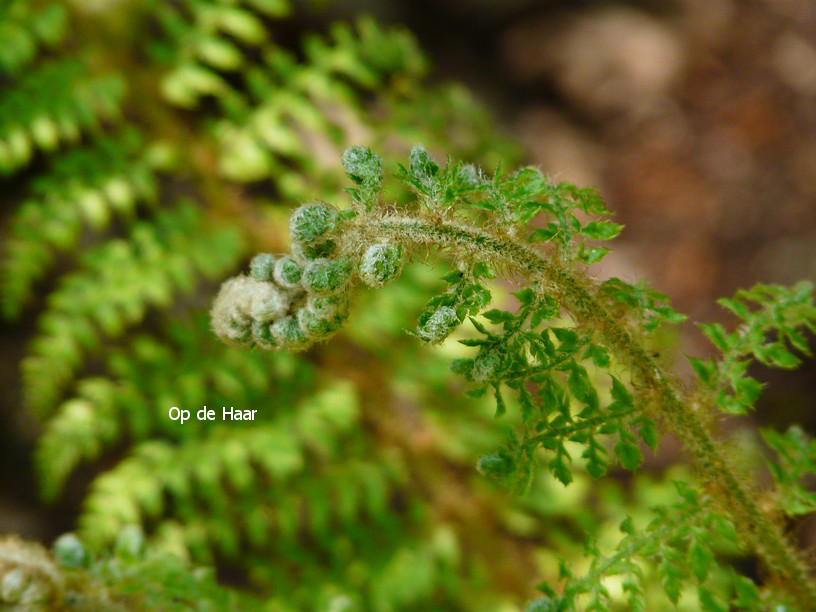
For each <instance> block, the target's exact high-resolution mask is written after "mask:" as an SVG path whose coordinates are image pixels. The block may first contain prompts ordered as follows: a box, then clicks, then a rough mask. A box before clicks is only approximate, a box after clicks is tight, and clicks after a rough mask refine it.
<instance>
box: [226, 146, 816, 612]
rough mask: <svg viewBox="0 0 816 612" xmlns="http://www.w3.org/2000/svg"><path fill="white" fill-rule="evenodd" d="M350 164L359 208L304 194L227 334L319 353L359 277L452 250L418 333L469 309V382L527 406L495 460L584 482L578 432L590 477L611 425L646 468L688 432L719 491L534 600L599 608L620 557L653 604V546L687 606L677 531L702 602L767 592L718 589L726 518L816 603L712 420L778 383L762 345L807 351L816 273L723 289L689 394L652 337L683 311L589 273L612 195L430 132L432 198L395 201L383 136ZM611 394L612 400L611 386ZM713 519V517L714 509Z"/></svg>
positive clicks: (504, 469)
mask: <svg viewBox="0 0 816 612" xmlns="http://www.w3.org/2000/svg"><path fill="white" fill-rule="evenodd" d="M343 164H344V167H345V169H346V172H347V174H348V176H349V178H350V179H351V180H352V182H353V187H351V188H349V189H347V191H348V193H349V195H350V197H351V205H350V206H349V207H347V208H343V209H338V208H336V207H334V206H332V205H330V204H326V203H323V202H314V203H308V204H304V205H303V206H301V207H300V208H298V209H297V210H296V211H295V212H294V213H293V215H292V217H291V220H290V235H291V239H292V253H291V254H288V255H275V254H271V253H262V254H259V255H257V256H256V257H255V258H254V259H253V260H252V263H251V266H250V274H249V275H248V276H240V277H236V278H234V279H231V280H229V281H228V282H227V283H225V284H224V285H223V287H222V289H221V292H220V293H219V295H218V297H217V298H216V301H215V304H214V306H213V308H212V315H211V316H212V327H213V329H214V330H215V332H216V333H217V334H218V335H219V336H220V337H221V338H222V339H223V340H225V341H226V342H228V343H230V344H233V345H238V346H246V347H258V348H261V349H273V350H303V349H305V348H307V347H309V346H310V345H311V344H313V343H314V342H318V341H322V340H325V339H327V338H329V337H330V336H331V335H333V334H334V333H336V332H337V331H338V330H339V329H340V328H341V327H342V326H343V324H344V323H345V321H346V320H347V319H348V317H349V316H350V315H349V313H350V311H351V306H350V304H351V302H352V300H353V298H354V296H355V294H356V293H357V287H358V286H359V285H361V284H362V285H367V286H370V287H382V286H383V285H385V284H386V283H389V282H391V281H393V280H395V279H397V278H398V277H399V276H400V273H401V271H402V269H403V266H404V265H405V263H406V262H407V261H409V260H411V259H412V258H417V257H419V256H420V255H422V254H424V253H431V252H432V253H433V254H434V255H436V256H438V257H441V258H445V259H448V260H449V261H451V262H452V263H454V268H453V271H452V272H450V273H449V274H447V275H446V277H445V280H446V282H447V283H448V284H449V288H448V290H447V291H445V292H444V293H443V294H441V295H438V296H436V297H434V298H433V299H431V300H430V301H429V302H428V304H427V306H426V308H425V310H424V311H423V312H422V313H421V315H420V317H419V321H418V325H417V328H416V331H415V332H413V333H414V334H415V335H416V336H418V338H419V339H420V340H421V341H423V342H426V343H430V344H438V343H441V342H442V341H444V340H445V339H446V338H448V336H450V335H451V334H452V333H453V332H454V331H455V330H457V328H459V327H460V325H462V324H463V323H465V322H466V321H469V322H470V323H471V324H472V326H473V328H474V331H475V332H476V334H475V336H472V337H468V338H465V339H462V340H460V342H462V343H463V344H465V345H467V346H470V347H473V348H475V349H477V352H476V354H475V356H474V357H472V358H466V359H460V360H457V361H456V362H454V364H453V369H454V371H455V372H458V373H460V374H461V375H463V376H464V377H465V379H466V380H467V381H468V382H469V383H470V385H471V389H470V391H469V393H471V394H473V395H477V396H478V395H482V394H485V393H488V392H490V393H493V394H494V396H495V399H496V406H497V410H496V414H497V416H500V415H502V414H503V413H504V412H505V411H506V410H507V406H508V404H509V403H511V402H514V403H516V404H517V405H518V407H519V409H520V410H521V411H522V429H521V431H520V432H518V434H517V435H516V436H515V437H514V438H513V439H512V440H511V441H510V442H509V443H508V444H507V445H506V446H505V447H502V448H501V449H499V450H498V452H496V453H494V454H492V455H487V456H485V457H482V459H481V460H480V462H479V468H480V470H481V471H482V472H484V473H486V474H489V475H492V476H495V477H497V478H499V479H501V480H503V481H505V482H508V483H510V484H512V485H514V486H517V487H520V488H521V489H524V488H525V487H526V485H527V483H529V481H530V478H531V474H532V470H533V467H534V464H535V463H537V462H538V457H540V455H541V453H539V451H540V450H542V449H543V450H545V451H547V452H548V453H549V455H548V459H547V466H548V468H549V469H550V470H551V471H552V473H553V475H554V476H555V477H556V478H557V479H558V480H560V481H561V482H562V483H564V484H568V483H569V482H570V481H571V479H572V476H571V469H570V463H571V456H570V451H569V449H568V447H567V444H566V443H567V442H573V443H578V444H580V445H581V447H582V448H583V450H582V454H581V457H582V458H583V459H585V461H586V467H587V470H588V471H589V473H590V474H591V475H593V476H595V477H599V476H601V475H603V474H604V473H605V472H606V470H607V463H608V461H607V454H608V450H607V447H606V445H604V443H603V440H604V438H606V437H608V436H611V437H612V439H614V440H615V442H614V446H613V449H614V453H615V454H616V456H617V459H618V461H619V462H620V464H621V465H622V466H623V467H624V468H626V469H629V470H633V471H634V470H636V469H637V468H638V467H639V465H640V463H641V462H642V459H643V457H642V453H641V450H640V448H639V445H638V438H641V439H642V440H643V441H644V442H645V443H646V444H647V445H648V446H650V447H651V448H652V449H653V450H654V449H655V448H656V445H657V442H658V434H657V428H659V429H660V430H662V431H664V432H671V433H673V434H675V435H676V436H677V437H678V438H680V439H681V440H682V441H683V443H684V444H685V446H686V448H687V450H688V452H689V454H690V455H691V457H692V459H693V463H694V465H695V467H696V469H697V472H698V475H699V478H700V480H701V483H702V484H703V491H704V494H703V495H700V494H699V493H697V492H696V491H693V490H691V489H689V488H687V487H681V488H680V490H679V492H680V496H681V498H682V501H681V503H680V505H678V508H682V509H683V511H682V512H679V511H678V512H679V515H678V516H676V517H674V518H673V519H672V520H674V521H677V522H676V523H675V524H672V523H671V521H669V520H666V521H665V522H664V523H663V524H659V522H658V523H657V524H655V526H652V528H651V532H650V534H648V535H639V534H636V533H635V530H634V527H633V526H632V525H631V523H626V522H625V524H624V525H622V530H623V531H624V533H626V534H627V536H626V538H625V539H624V541H623V542H622V543H621V547H620V548H619V552H618V554H617V555H613V557H611V558H609V559H607V560H605V561H604V560H600V559H599V560H598V561H597V563H595V562H593V572H592V573H591V575H590V576H587V577H584V578H575V577H573V576H572V575H571V573H570V572H569V570H566V569H565V570H563V571H562V573H563V576H564V577H565V578H566V584H565V586H564V588H563V590H562V594H561V595H556V592H555V591H554V590H552V589H551V588H549V587H546V588H545V593H546V594H547V595H546V596H545V597H543V598H542V599H540V600H538V601H537V602H535V603H534V604H532V607H534V608H535V609H542V610H544V609H547V610H549V609H569V608H574V607H576V606H577V605H578V603H577V602H578V601H579V599H578V598H579V597H581V596H585V595H589V596H591V597H592V598H593V602H594V603H596V604H600V602H601V601H602V600H603V599H604V598H605V597H608V593H604V587H603V585H602V583H601V578H602V577H603V576H604V575H606V574H610V573H611V574H621V575H625V576H627V578H626V580H627V582H626V583H625V586H624V589H625V590H628V591H629V593H630V595H631V603H632V605H634V606H636V607H640V606H642V601H641V600H640V599H639V598H638V590H639V586H638V576H639V575H640V573H641V570H640V569H639V568H640V566H639V565H637V564H636V563H635V562H634V561H633V560H632V559H633V557H634V556H636V555H637V554H644V555H645V556H646V558H652V559H657V560H658V561H659V563H660V568H659V570H658V571H659V572H661V580H662V582H663V585H664V588H665V590H666V593H667V595H668V596H669V597H670V598H671V599H673V600H674V601H675V602H676V601H677V597H678V593H679V589H678V586H677V582H678V580H679V578H678V576H679V575H682V573H683V571H682V570H681V569H679V568H680V566H681V565H682V564H681V563H679V562H678V560H677V558H676V557H677V555H679V554H680V553H678V552H677V550H675V549H671V547H668V551H667V550H660V551H658V552H655V551H656V550H658V549H656V548H655V547H656V546H657V547H658V548H659V547H660V546H661V545H665V542H667V541H670V538H669V534H673V535H672V537H673V538H677V537H680V538H681V539H686V540H687V544H686V547H685V548H683V549H682V554H683V555H684V556H687V557H688V561H689V563H690V565H691V567H692V570H693V571H692V572H691V573H692V574H693V576H692V578H693V579H696V581H697V582H698V583H699V596H700V603H701V605H703V606H704V607H706V608H708V606H709V605H713V606H715V607H716V606H717V605H720V606H725V607H727V606H728V605H729V603H731V604H735V603H739V604H741V605H743V606H747V607H752V606H759V605H760V604H759V601H760V599H759V598H760V595H759V594H758V593H757V592H756V591H755V587H754V585H753V583H751V582H750V581H746V580H745V579H744V578H740V577H738V576H736V575H734V583H733V599H732V600H731V601H730V602H726V601H724V600H722V598H721V597H720V596H718V595H715V594H714V593H712V592H711V591H710V590H709V589H708V588H707V586H706V579H707V576H708V574H709V568H710V565H711V564H713V563H714V562H715V561H714V559H713V554H712V553H711V552H710V550H709V548H708V546H707V544H706V542H705V538H706V536H705V533H706V529H711V528H712V525H717V526H719V527H722V524H723V522H726V523H729V524H731V525H733V527H734V528H736V533H737V534H738V536H739V541H740V542H741V543H742V544H743V545H745V546H747V547H748V548H749V549H750V550H752V551H753V552H754V553H755V554H756V555H757V556H758V557H759V558H760V559H761V560H762V561H763V562H764V564H765V565H766V567H767V569H768V571H769V572H771V574H772V575H773V576H774V578H775V581H772V584H775V585H776V587H777V588H778V592H777V593H776V595H775V596H776V597H778V598H779V601H783V602H784V601H792V602H795V605H796V606H797V607H798V608H800V609H803V610H804V609H813V608H814V606H816V585H814V582H813V580H812V579H811V577H810V575H809V570H808V568H807V566H806V564H805V563H804V561H803V559H802V557H801V555H800V553H799V552H798V551H797V550H796V548H795V547H794V546H793V545H792V543H791V542H790V541H789V540H788V538H787V537H786V535H785V534H784V533H783V531H782V529H781V528H780V526H779V524H778V520H777V518H776V517H777V516H778V515H779V514H780V513H781V512H782V510H783V509H782V508H776V509H771V510H768V509H767V508H761V507H760V505H759V504H758V502H757V499H756V495H755V492H754V490H753V485H751V484H750V483H747V482H745V480H744V479H743V478H742V477H741V476H740V475H739V472H738V471H737V470H736V469H735V466H734V465H733V462H732V460H731V459H730V457H729V454H728V452H727V451H725V450H723V447H722V444H723V443H722V441H721V440H720V439H719V438H718V436H717V435H716V434H715V432H714V430H713V426H714V420H715V418H716V411H717V410H722V411H726V412H744V411H746V410H747V409H749V408H750V407H751V406H752V405H753V403H754V402H755V400H756V398H757V396H758V394H759V390H760V389H761V385H759V383H757V382H756V381H755V380H754V379H752V378H750V377H748V376H747V375H746V370H747V366H748V364H749V363H750V360H751V359H757V360H759V361H762V362H763V363H766V364H768V365H776V366H780V367H793V366H795V365H796V364H798V362H799V360H798V358H797V357H796V355H795V352H792V351H796V350H798V351H801V352H803V353H807V354H809V349H808V346H807V343H806V342H805V338H804V336H803V335H802V330H803V329H805V328H806V329H810V330H811V331H814V330H816V308H814V305H813V287H812V286H811V285H809V284H808V283H800V284H798V285H796V286H794V287H792V288H790V289H788V288H784V287H777V286H758V287H756V288H754V289H752V290H750V291H743V292H740V293H738V294H737V296H735V298H733V299H730V300H723V301H722V303H723V305H724V306H726V307H727V308H729V309H730V310H732V311H733V312H734V313H735V314H736V315H737V316H738V317H740V318H741V319H742V321H743V325H742V326H741V327H740V328H739V329H737V330H736V331H734V332H731V333H729V332H727V331H726V330H725V329H724V328H722V326H719V325H708V326H703V329H704V331H705V333H706V334H707V335H708V336H709V337H710V338H711V339H712V341H713V342H714V343H715V345H716V346H717V347H718V348H719V349H721V350H722V351H723V358H722V359H721V360H720V361H717V362H715V361H704V360H692V364H693V366H694V368H695V370H696V371H697V373H698V376H699V380H698V383H697V385H696V386H695V387H693V388H691V389H688V390H687V389H684V388H683V387H682V386H681V384H679V383H678V382H677V381H675V380H674V377H673V376H672V375H671V374H670V373H668V372H667V371H666V370H665V369H664V368H663V367H662V366H661V365H660V364H659V363H658V362H657V361H656V360H655V358H654V357H653V356H652V355H651V353H650V350H649V344H650V337H649V335H650V333H651V332H653V331H654V330H655V329H657V328H658V327H659V326H660V325H661V324H662V323H665V322H676V321H680V320H682V319H683V318H684V317H682V316H681V315H679V314H678V313H676V312H675V311H674V310H673V309H672V308H671V307H670V306H669V305H668V304H667V303H666V298H665V296H662V295H661V294H659V293H657V292H655V291H653V290H650V289H648V288H647V287H646V286H645V285H643V284H639V285H630V284H628V283H625V282H624V281H621V280H620V279H616V278H613V279H610V280H607V281H605V282H602V283H601V282H596V281H594V280H592V279H591V278H590V277H589V276H588V275H587V274H586V273H585V271H584V268H585V266H586V265H587V264H591V263H594V262H596V261H598V260H599V259H601V258H603V256H604V255H605V254H606V253H607V249H606V248H605V247H601V246H597V243H596V242H595V241H598V240H608V239H611V238H614V237H615V236H616V235H617V234H618V233H619V232H620V230H621V229H622V226H620V225H618V224H615V223H613V222H612V221H609V220H607V219H604V218H603V217H604V215H606V214H607V213H608V212H609V211H607V210H606V208H605V206H604V205H603V203H602V202H601V200H600V199H599V198H598V196H597V194H596V193H595V192H594V191H593V190H591V189H578V188H576V187H574V186H573V185H569V184H565V183H559V184H556V183H553V182H552V181H550V180H549V179H547V178H546V177H544V176H542V175H541V174H540V173H539V172H537V171H535V170H533V169H523V170H520V171H518V172H515V173H512V174H502V173H500V172H497V173H496V174H494V175H493V176H486V175H484V174H483V173H482V172H481V171H479V170H478V169H476V168H475V167H473V166H469V165H463V164H461V163H453V162H451V161H450V160H449V161H448V162H447V164H445V165H444V166H443V167H440V166H439V165H438V164H437V163H436V162H435V161H434V160H433V159H432V158H431V157H430V156H429V155H428V153H427V152H426V151H425V149H424V148H423V147H421V146H416V147H414V148H413V149H412V150H411V154H410V158H409V164H408V166H407V167H402V166H400V169H399V178H400V179H401V180H402V182H403V183H404V184H405V185H407V186H408V187H409V188H410V189H411V190H412V191H413V192H414V193H415V195H416V198H415V203H414V204H413V205H411V206H407V207H401V208H397V207H392V206H388V205H386V204H384V203H382V202H381V200H380V195H379V194H380V191H381V189H382V185H383V181H384V172H383V167H382V161H381V160H380V158H379V157H377V156H376V155H375V154H374V153H373V152H372V151H371V150H370V149H367V148H364V147H352V148H351V149H348V150H347V151H346V152H345V154H344V155H343ZM582 218H583V219H587V218H588V219H590V220H588V221H586V220H584V221H582V220H581V219H582ZM588 241H589V242H588ZM538 243H543V245H544V248H539V246H538ZM497 273H501V274H502V275H503V276H505V277H506V278H508V279H511V280H513V281H514V282H515V283H516V284H517V285H518V286H519V287H521V289H520V290H519V291H517V292H516V293H515V296H516V298H517V301H518V305H517V307H516V308H515V309H511V310H509V311H507V310H499V309H490V310H488V309H487V306H488V304H489V302H490V300H491V294H490V290H489V288H488V287H487V286H486V284H485V279H488V278H492V277H493V276H494V275H495V274H497ZM602 372H606V373H607V375H606V379H607V381H608V382H607V381H603V376H602V375H601V373H602ZM506 396H509V397H506ZM605 396H608V397H609V399H610V400H611V401H606V402H604V401H603V398H604V397H605ZM604 403H605V405H604ZM712 503H713V505H712ZM701 515H704V516H706V517H707V518H706V519H705V520H703V521H702V522H698V518H699V517H700V516H701ZM667 516H668V515H667ZM695 517H696V518H695ZM712 517H713V518H712ZM678 525H679V526H683V527H682V528H681V534H682V535H681V536H678V535H677V532H675V529H678ZM683 529H685V530H686V531H683ZM644 551H645V552H644ZM672 551H674V552H672ZM650 555H651V557H650ZM673 555H674V557H673ZM673 565H675V566H676V568H677V569H676V571H674V574H675V575H673V569H672V566H673ZM746 583H747V584H748V585H749V586H746ZM626 585H628V587H627V586H626ZM718 597H720V599H719V600H718V599H717V598H718ZM639 601H640V602H641V603H640V604H638V602H639Z"/></svg>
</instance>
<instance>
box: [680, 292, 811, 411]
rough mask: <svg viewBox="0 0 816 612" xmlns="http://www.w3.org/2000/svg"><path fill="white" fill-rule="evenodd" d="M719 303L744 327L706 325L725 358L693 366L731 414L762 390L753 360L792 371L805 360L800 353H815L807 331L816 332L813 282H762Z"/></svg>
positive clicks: (745, 406)
mask: <svg viewBox="0 0 816 612" xmlns="http://www.w3.org/2000/svg"><path fill="white" fill-rule="evenodd" d="M718 303H719V304H720V305H721V306H723V307H724V308H727V309H728V310H730V311H731V312H732V313H733V314H734V315H736V316H737V318H738V319H739V320H740V326H739V328H738V329H736V330H735V331H733V332H730V333H729V332H727V331H726V329H725V328H724V327H723V326H722V325H721V324H719V323H706V324H702V325H700V328H701V329H702V330H703V333H705V335H706V336H707V337H708V339H709V340H711V343H712V344H713V345H714V346H715V347H717V349H718V350H719V351H720V352H721V353H722V358H721V359H720V360H719V361H714V360H710V359H696V358H690V361H691V365H692V366H693V367H694V370H695V371H696V372H697V375H698V377H699V378H700V381H701V382H702V383H703V386H704V387H705V388H706V389H707V390H709V391H710V392H711V393H712V394H714V395H715V396H716V397H715V401H716V403H717V406H719V407H720V408H721V409H722V410H723V411H725V412H732V413H741V412H747V411H749V410H751V409H752V408H753V406H754V404H755V403H756V400H757V398H758V397H759V394H760V393H761V391H762V385H761V384H760V382H759V381H758V380H756V379H755V378H752V377H751V376H748V368H749V366H750V365H751V363H752V361H754V360H756V361H758V362H759V363H761V364H763V365H765V366H768V367H775V368H785V369H792V368H796V367H797V366H799V365H800V364H801V363H802V361H801V359H800V358H799V357H797V356H796V353H795V351H798V352H800V353H801V354H803V355H807V356H812V353H811V351H810V348H809V347H808V343H807V340H806V336H805V334H804V333H803V331H804V330H810V331H811V333H816V306H814V304H813V283H810V282H807V281H802V282H799V283H797V284H796V285H794V286H793V287H781V286H779V285H756V286H755V287H753V288H751V289H749V290H744V289H741V290H739V291H737V293H736V295H735V296H734V297H733V298H722V299H720V300H718Z"/></svg>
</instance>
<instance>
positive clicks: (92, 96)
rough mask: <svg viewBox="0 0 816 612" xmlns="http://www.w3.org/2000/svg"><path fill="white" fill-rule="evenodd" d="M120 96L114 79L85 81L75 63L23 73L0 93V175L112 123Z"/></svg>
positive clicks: (119, 86) (89, 78)
mask: <svg viewBox="0 0 816 612" xmlns="http://www.w3.org/2000/svg"><path fill="white" fill-rule="evenodd" d="M122 94H123V83H122V81H121V80H120V79H119V78H116V77H109V76H102V77H97V76H89V75H88V74H87V72H86V70H85V68H84V66H83V65H82V64H81V63H80V62H78V61H75V60H62V61H54V62H50V63H44V64H42V65H41V66H38V67H37V68H35V69H33V70H31V71H27V72H26V73H25V74H24V75H22V76H21V77H19V78H18V79H17V80H16V81H15V82H14V84H13V86H12V87H10V88H4V91H3V93H2V94H0V174H4V175H8V174H11V173H13V172H16V171H17V170H19V169H20V168H22V167H24V166H26V165H28V164H29V163H30V162H31V160H32V158H33V157H34V154H35V153H36V151H38V150H42V151H45V152H51V151H54V150H55V149H57V147H59V146H60V145H61V144H65V143H71V142H76V141H77V140H78V139H79V137H80V135H81V134H82V133H83V132H86V131H89V130H93V129H95V128H98V127H99V126H100V123H101V122H102V121H105V120H111V119H115V118H116V117H117V115H118V114H119V105H120V102H121V99H122Z"/></svg>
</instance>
